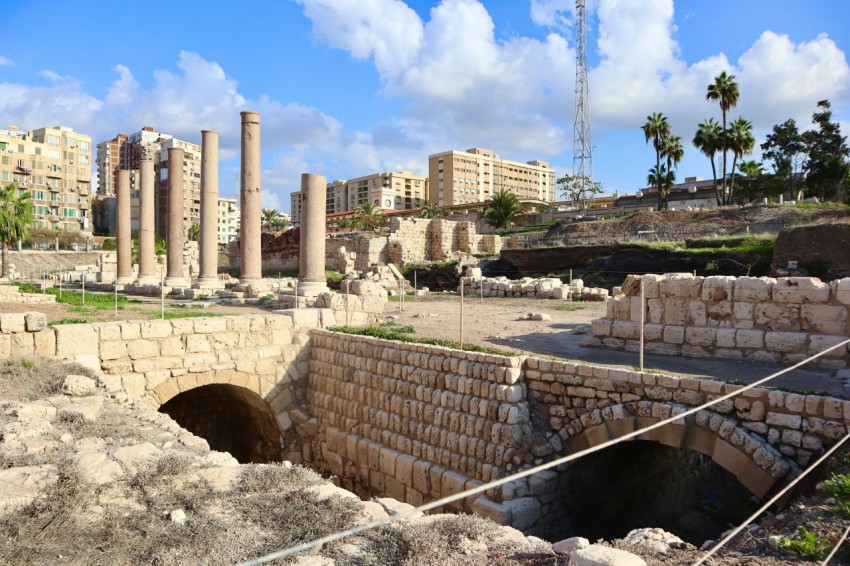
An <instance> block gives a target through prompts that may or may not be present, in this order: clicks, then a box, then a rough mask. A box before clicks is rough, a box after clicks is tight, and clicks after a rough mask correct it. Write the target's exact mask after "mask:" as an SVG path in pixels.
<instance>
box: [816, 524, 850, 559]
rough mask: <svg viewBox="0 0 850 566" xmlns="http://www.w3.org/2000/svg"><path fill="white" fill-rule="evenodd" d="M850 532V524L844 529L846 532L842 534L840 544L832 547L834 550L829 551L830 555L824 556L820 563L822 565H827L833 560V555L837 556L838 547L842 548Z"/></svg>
mask: <svg viewBox="0 0 850 566" xmlns="http://www.w3.org/2000/svg"><path fill="white" fill-rule="evenodd" d="M848 534H850V525H847V528H846V529H844V534H843V535H841V539H840V540H839V541H838V544H836V545H835V548H833V549H832V552H830V553H829V556H827V557H826V558H824V560H823V562H821V563H820V566H826V565H827V564H829V561H830V560H832V557H833V556H835V553H836V552H838V549H839V548H841V545H842V544H844V541H845V540H847V535H848Z"/></svg>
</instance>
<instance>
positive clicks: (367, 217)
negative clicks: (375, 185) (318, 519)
mask: <svg viewBox="0 0 850 566" xmlns="http://www.w3.org/2000/svg"><path fill="white" fill-rule="evenodd" d="M354 220H355V222H356V223H357V226H358V227H359V228H364V229H373V228H377V227H378V226H380V225H381V222H382V220H383V219H382V218H381V209H380V208H378V207H377V206H376V205H375V203H372V202H369V201H366V202H364V203H363V204H361V205H360V208H358V209H357V211H356V212H355V213H354Z"/></svg>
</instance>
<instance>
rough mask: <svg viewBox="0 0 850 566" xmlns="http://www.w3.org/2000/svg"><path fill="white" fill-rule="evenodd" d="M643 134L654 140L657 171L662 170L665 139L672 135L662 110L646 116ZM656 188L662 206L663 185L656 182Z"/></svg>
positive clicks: (659, 204) (647, 140) (646, 137)
mask: <svg viewBox="0 0 850 566" xmlns="http://www.w3.org/2000/svg"><path fill="white" fill-rule="evenodd" d="M641 129H642V130H643V136H644V138H645V139H646V142H647V143H649V141H650V140H652V147H654V148H655V171H660V170H661V154H662V147H663V146H664V140H665V139H667V138H668V137H669V136H670V123H669V122H668V121H667V117H666V116H665V115H664V114H662V113H661V112H653V113H652V114H650V115H649V116H647V117H646V124H644V125H643V126H641ZM654 186H655V190H656V191H657V192H658V206H659V208H660V207H661V203H662V200H661V191H662V188H663V187H662V185H660V184H656V185H654Z"/></svg>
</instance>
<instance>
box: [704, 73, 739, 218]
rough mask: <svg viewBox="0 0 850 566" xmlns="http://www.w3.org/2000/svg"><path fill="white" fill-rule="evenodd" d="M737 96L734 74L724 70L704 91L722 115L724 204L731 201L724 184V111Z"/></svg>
mask: <svg viewBox="0 0 850 566" xmlns="http://www.w3.org/2000/svg"><path fill="white" fill-rule="evenodd" d="M739 98H740V93H739V92H738V83H736V82H735V75H728V74H726V71H723V72H722V73H720V74H719V75H718V76H716V77H714V82H713V83H711V84H710V85H708V89H707V90H706V93H705V99H706V100H713V101H716V102H718V103H719V104H720V113H721V115H722V117H723V120H722V129H721V132H722V135H721V137H720V139H721V141H722V143H721V144H720V150H721V151H722V153H721V156H722V159H721V164H722V167H721V173H722V175H721V177H720V178H721V180H722V182H723V191H722V194H723V198H722V201H723V202H722V204H724V205H728V204H731V203H732V193H731V191H730V190H729V188H728V187H727V185H726V150H727V148H728V142H727V127H726V113H727V112H728V111H729V110H730V109H732V108H735V106H737V105H738V99H739Z"/></svg>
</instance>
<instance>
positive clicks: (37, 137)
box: [0, 126, 92, 233]
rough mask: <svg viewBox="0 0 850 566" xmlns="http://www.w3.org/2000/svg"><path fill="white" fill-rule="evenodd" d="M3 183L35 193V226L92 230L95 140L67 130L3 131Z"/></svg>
mask: <svg viewBox="0 0 850 566" xmlns="http://www.w3.org/2000/svg"><path fill="white" fill-rule="evenodd" d="M0 182H2V184H3V185H4V186H5V185H8V184H9V183H15V184H16V185H17V186H18V187H19V189H21V190H26V191H28V192H29V193H30V196H31V200H32V204H33V215H34V217H35V218H34V220H33V228H35V229H41V230H63V231H66V232H84V233H85V232H91V229H92V226H91V207H92V204H91V200H92V188H91V136H87V135H85V134H81V133H79V132H75V131H74V130H73V129H72V128H69V127H67V126H56V127H53V128H39V129H37V130H31V131H22V130H19V129H18V128H17V126H9V127H8V128H7V129H5V130H0Z"/></svg>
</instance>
